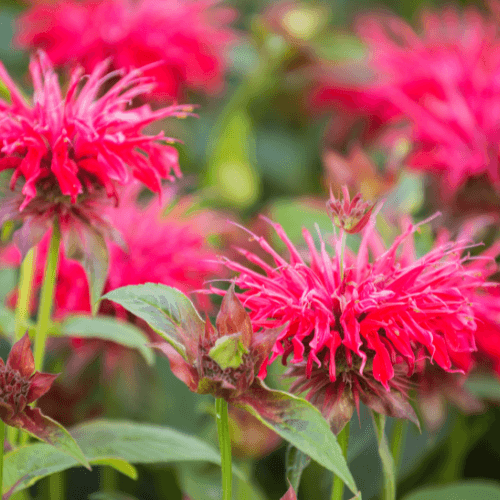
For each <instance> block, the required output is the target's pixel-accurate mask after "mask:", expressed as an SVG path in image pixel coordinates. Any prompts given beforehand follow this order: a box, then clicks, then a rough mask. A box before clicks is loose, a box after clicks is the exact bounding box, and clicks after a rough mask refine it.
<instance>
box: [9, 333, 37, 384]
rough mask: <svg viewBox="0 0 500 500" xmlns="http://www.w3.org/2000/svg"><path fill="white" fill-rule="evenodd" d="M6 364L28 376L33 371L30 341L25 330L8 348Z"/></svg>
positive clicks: (33, 363) (33, 362)
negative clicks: (9, 348) (10, 347)
mask: <svg viewBox="0 0 500 500" xmlns="http://www.w3.org/2000/svg"><path fill="white" fill-rule="evenodd" d="M7 366H8V367H9V368H11V369H12V370H17V371H18V372H19V373H20V374H21V376H23V377H26V378H28V377H29V376H30V375H31V374H32V373H33V372H34V371H35V360H34V358H33V353H32V352H31V341H30V338H29V335H28V332H26V333H25V334H24V335H23V336H22V338H21V339H19V340H18V341H17V342H16V343H15V344H14V345H13V346H12V349H11V350H10V353H9V357H8V358H7Z"/></svg>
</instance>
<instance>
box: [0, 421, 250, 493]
mask: <svg viewBox="0 0 500 500" xmlns="http://www.w3.org/2000/svg"><path fill="white" fill-rule="evenodd" d="M72 434H73V436H74V438H75V439H76V441H77V442H78V444H79V445H80V447H81V449H82V450H83V452H84V454H85V456H86V457H87V459H88V460H89V461H90V463H92V464H95V465H108V466H111V467H113V468H115V469H117V470H118V471H119V472H121V473H123V474H126V475H128V476H129V477H131V478H136V476H137V474H136V471H135V468H133V467H132V466H130V463H142V464H147V463H167V462H183V461H205V462H211V463H213V464H220V456H219V453H218V451H217V450H216V449H215V448H213V447H212V446H210V445H209V444H207V443H205V442H204V441H202V440H200V439H198V438H196V437H193V436H189V435H187V434H183V433H181V432H179V431H176V430H174V429H170V428H168V427H160V426H155V425H147V424H139V423H135V422H124V421H110V420H95V421H92V422H89V423H85V424H82V425H80V426H78V427H75V428H74V429H72ZM78 465H79V464H78V462H77V461H76V460H75V459H73V458H71V457H69V456H67V455H65V454H63V453H61V452H60V451H58V450H57V449H55V448H53V447H51V446H49V445H46V444H42V443H35V444H29V445H26V446H22V447H20V448H18V449H16V450H14V451H11V452H9V453H7V454H6V455H5V463H4V491H3V492H4V493H6V492H7V491H9V490H11V489H13V491H18V490H21V489H24V488H27V487H29V486H30V485H32V484H34V483H35V482H37V481H38V480H40V479H42V478H43V477H46V476H49V475H50V474H54V473H55V472H60V471H63V470H66V469H69V468H71V467H77V466H78ZM234 472H235V473H237V474H239V475H240V476H241V475H242V474H241V472H240V471H239V470H238V469H236V468H235V469H234Z"/></svg>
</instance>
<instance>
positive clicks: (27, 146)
mask: <svg viewBox="0 0 500 500" xmlns="http://www.w3.org/2000/svg"><path fill="white" fill-rule="evenodd" d="M108 66H109V61H105V62H101V63H100V64H98V65H97V66H96V67H95V69H94V70H93V72H92V73H91V74H90V75H89V76H88V77H85V78H84V77H83V76H82V75H83V73H82V68H76V69H74V70H73V72H72V73H71V77H70V82H69V87H68V90H67V92H66V94H65V95H64V96H63V94H62V93H61V88H60V85H59V82H58V77H57V75H56V73H55V72H54V70H53V67H52V65H51V63H50V61H49V59H48V58H47V56H46V55H45V54H44V53H43V52H40V53H38V54H37V55H36V56H34V57H33V58H32V60H31V63H30V73H31V76H32V80H33V84H34V97H33V104H29V103H28V102H27V101H26V100H25V98H24V97H23V96H22V94H21V92H20V91H19V90H18V88H17V87H16V86H15V84H14V82H13V81H12V80H11V79H10V77H9V75H8V74H7V72H6V71H5V68H4V67H3V65H1V64H0V78H1V80H2V81H3V82H4V83H5V85H6V86H7V89H8V90H9V92H10V97H11V103H7V102H6V101H4V100H1V99H0V116H1V117H2V119H1V120H0V140H1V149H0V170H5V169H12V170H13V174H12V177H11V181H10V187H11V189H12V190H13V191H15V190H17V182H18V180H19V179H20V178H22V179H23V183H22V189H21V191H20V192H17V191H16V194H15V195H13V196H10V197H8V198H7V199H4V200H3V202H2V209H1V210H0V224H1V223H3V222H4V221H5V220H9V219H15V218H17V219H21V220H23V221H25V222H29V221H30V220H32V219H33V220H36V221H37V224H33V225H29V227H27V229H26V228H25V233H27V234H25V236H26V238H33V235H32V233H36V232H39V233H40V234H39V235H38V239H39V238H41V236H43V233H44V232H45V231H44V230H45V228H44V230H43V231H42V230H38V231H37V230H35V229H33V226H36V225H38V226H41V225H43V224H42V223H43V221H47V219H51V218H53V217H56V216H57V217H58V218H59V220H60V222H61V224H63V225H64V224H69V226H70V227H71V226H74V225H76V224H79V225H82V224H83V225H93V226H94V227H97V228H102V227H103V226H106V224H105V221H103V220H102V218H101V212H102V204H103V201H104V202H105V200H106V198H112V199H114V200H115V201H118V194H117V186H118V185H120V184H122V185H123V184H129V183H130V182H131V181H132V179H133V178H135V179H138V180H139V181H141V182H142V183H144V184H145V185H146V186H147V187H149V188H150V189H151V190H152V191H154V192H156V193H160V192H161V179H169V180H173V179H174V178H175V175H177V176H180V175H181V172H180V170H179V164H178V153H177V150H176V149H175V148H174V147H173V146H171V145H169V144H168V143H171V142H173V140H172V139H170V138H167V137H164V136H163V134H162V133H160V134H157V135H155V136H149V135H144V134H142V133H141V131H142V129H143V128H144V127H145V126H146V125H149V124H150V123H153V122H155V121H157V120H160V119H164V118H167V117H185V116H186V114H188V113H190V112H191V111H192V107H191V106H170V107H165V108H161V109H158V110H156V111H153V110H151V108H149V106H146V105H144V106H140V107H138V108H129V103H130V102H131V101H132V100H133V99H134V98H136V97H137V96H140V95H142V94H144V93H147V92H149V91H151V89H152V88H153V87H154V81H153V79H152V78H150V77H145V76H142V73H143V70H134V71H132V72H130V73H128V74H124V73H123V72H121V71H116V72H112V73H108V74H106V71H107V68H108ZM112 80H113V81H115V83H114V84H113V85H111V86H110V88H109V89H108V90H107V91H103V87H104V86H106V85H110V81H112ZM100 205H101V207H100ZM27 226H28V225H27Z"/></svg>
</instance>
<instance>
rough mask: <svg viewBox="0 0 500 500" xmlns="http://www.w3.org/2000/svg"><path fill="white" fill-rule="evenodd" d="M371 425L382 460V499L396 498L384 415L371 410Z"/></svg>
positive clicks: (390, 499)
mask: <svg viewBox="0 0 500 500" xmlns="http://www.w3.org/2000/svg"><path fill="white" fill-rule="evenodd" d="M372 417H373V426H374V429H375V435H376V436H377V442H378V454H379V456H380V459H381V461H382V470H383V473H384V485H383V491H382V496H381V498H382V500H396V468H395V467H394V459H393V457H392V453H391V450H390V449H389V443H388V441H387V436H386V434H385V415H381V414H380V413H375V412H372Z"/></svg>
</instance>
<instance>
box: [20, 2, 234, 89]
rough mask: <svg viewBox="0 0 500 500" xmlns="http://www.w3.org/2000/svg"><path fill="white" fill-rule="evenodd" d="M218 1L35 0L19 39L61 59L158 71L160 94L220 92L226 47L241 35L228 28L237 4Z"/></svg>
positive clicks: (86, 64) (89, 66)
mask: <svg viewBox="0 0 500 500" xmlns="http://www.w3.org/2000/svg"><path fill="white" fill-rule="evenodd" d="M217 3H218V2H214V1H212V0H161V1H158V0H139V1H131V0H105V1H103V2H99V1H95V0H84V1H83V2H79V1H76V0H59V1H56V2H35V3H34V4H33V6H32V7H31V8H30V9H29V10H28V11H27V12H26V13H25V14H24V15H23V16H21V17H20V19H19V20H18V34H17V38H16V43H17V44H18V45H20V46H21V47H24V48H30V49H33V48H42V49H44V50H45V51H47V53H48V55H49V56H50V58H51V59H52V60H53V62H54V64H56V65H57V66H63V65H68V64H73V63H75V62H78V63H80V64H83V66H84V67H85V69H86V71H92V70H93V69H94V68H95V67H96V66H97V65H98V64H99V63H100V62H101V61H102V60H103V59H105V58H107V57H111V58H112V64H113V67H114V68H127V69H129V68H138V67H142V66H144V65H146V64H149V63H156V62H158V61H161V62H162V63H161V64H159V65H156V66H155V67H154V69H150V70H149V71H148V72H147V75H150V76H154V78H155V80H156V81H157V82H158V86H157V87H156V89H155V91H154V95H155V97H156V98H164V99H165V98H167V99H175V98H178V97H180V96H181V94H182V92H183V91H184V90H185V89H186V88H189V89H195V90H201V91H204V92H207V93H210V94H211V93H214V92H219V91H220V90H222V88H223V85H224V73H225V70H226V61H225V53H226V51H227V49H228V47H229V45H230V44H231V43H232V42H234V41H235V38H236V37H235V34H234V32H233V31H232V30H231V29H230V28H229V27H228V23H230V22H231V21H232V20H233V19H234V18H235V17H236V10H235V9H233V8H230V7H221V6H219V5H217Z"/></svg>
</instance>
